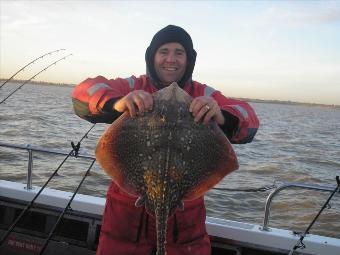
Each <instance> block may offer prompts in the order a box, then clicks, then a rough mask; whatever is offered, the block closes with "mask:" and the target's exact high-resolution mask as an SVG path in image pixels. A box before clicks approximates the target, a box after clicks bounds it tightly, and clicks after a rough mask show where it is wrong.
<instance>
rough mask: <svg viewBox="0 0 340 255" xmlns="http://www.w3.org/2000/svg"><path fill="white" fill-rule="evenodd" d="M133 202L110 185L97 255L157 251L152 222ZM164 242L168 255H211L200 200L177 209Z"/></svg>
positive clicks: (153, 219) (203, 209)
mask: <svg viewBox="0 0 340 255" xmlns="http://www.w3.org/2000/svg"><path fill="white" fill-rule="evenodd" d="M135 201H136V198H133V197H130V196H129V195H128V194H126V193H124V192H123V191H121V190H120V189H119V188H118V187H117V186H116V185H115V184H114V183H112V184H111V186H110V188H109V191H108V193H107V200H106V206H105V211H104V215H103V222H102V228H101V232H100V237H99V245H98V249H97V255H150V254H153V252H155V251H156V223H155V218H154V217H152V216H150V215H148V214H147V213H146V211H145V208H144V207H136V206H135ZM166 242H167V243H166V251H167V255H210V253H211V248H210V239H209V236H208V234H207V232H206V227H205V206H204V200H203V197H202V198H199V199H196V200H193V201H189V202H185V204H184V211H181V210H179V209H177V210H176V212H175V214H174V215H172V216H171V217H169V220H168V227H167V239H166Z"/></svg>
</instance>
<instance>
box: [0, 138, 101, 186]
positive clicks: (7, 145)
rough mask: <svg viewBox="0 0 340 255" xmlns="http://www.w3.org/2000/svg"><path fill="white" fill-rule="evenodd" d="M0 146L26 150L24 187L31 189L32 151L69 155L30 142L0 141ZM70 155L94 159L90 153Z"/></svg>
mask: <svg viewBox="0 0 340 255" xmlns="http://www.w3.org/2000/svg"><path fill="white" fill-rule="evenodd" d="M0 147H7V148H11V149H17V150H26V151H27V152H28V167H27V184H26V189H32V171H33V152H40V153H47V154H53V155H65V156H67V155H69V153H67V152H63V151H60V150H52V149H46V148H41V147H37V146H31V145H30V144H26V145H16V144H9V143H3V142H0ZM70 156H71V157H77V158H84V159H89V160H94V159H95V158H94V157H92V156H90V155H84V154H74V153H73V154H71V155H70Z"/></svg>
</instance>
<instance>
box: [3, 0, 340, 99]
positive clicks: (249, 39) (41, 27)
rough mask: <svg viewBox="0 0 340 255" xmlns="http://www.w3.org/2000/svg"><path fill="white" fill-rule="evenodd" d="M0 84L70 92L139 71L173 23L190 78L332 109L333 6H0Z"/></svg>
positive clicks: (336, 8)
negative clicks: (191, 58) (189, 62)
mask: <svg viewBox="0 0 340 255" xmlns="http://www.w3.org/2000/svg"><path fill="white" fill-rule="evenodd" d="M0 16H1V17H0V18H1V19H0V77H1V78H9V77H10V76H12V75H13V74H14V73H15V72H17V71H18V70H19V69H20V68H21V67H23V66H24V65H26V64H27V63H29V62H30V61H32V60H33V59H35V58H37V57H39V56H41V55H43V54H45V53H47V52H51V51H54V50H58V49H65V50H62V51H59V52H56V53H53V54H51V55H48V56H46V57H44V58H43V59H40V60H39V61H37V62H36V63H35V64H33V65H31V66H29V67H27V68H26V69H25V70H24V71H23V72H20V73H19V74H18V75H17V76H16V77H15V78H17V79H29V78H31V77H32V76H34V75H35V74H36V73H38V72H39V71H40V70H42V69H44V68H45V67H46V66H48V65H50V64H51V63H53V62H55V61H57V60H59V59H60V58H63V57H64V56H67V55H69V54H72V56H69V57H67V58H66V59H64V60H62V61H60V62H58V63H57V64H56V65H53V66H51V67H50V68H49V69H47V70H46V71H44V72H42V73H41V74H40V75H38V76H37V77H36V78H35V80H39V81H48V82H57V83H70V84H77V83H79V82H81V81H83V80H85V79H86V78H88V77H96V76H98V75H103V76H105V77H106V78H108V79H111V78H117V77H121V78H126V77H129V76H131V75H135V76H139V75H141V74H144V73H145V60H144V54H145V50H146V48H147V47H148V45H149V44H150V41H151V39H152V37H153V35H154V34H155V33H156V32H157V31H159V30H160V29H161V28H163V27H165V26H167V25H169V24H174V25H178V26H181V27H183V28H184V29H185V30H186V31H187V32H188V33H189V34H190V35H191V37H192V39H193V43H194V48H195V50H196V51H197V53H198V55H197V60H196V66H195V70H194V73H193V79H194V80H197V81H199V82H201V83H204V84H207V85H209V86H211V87H214V88H215V89H217V90H220V91H221V92H222V93H223V94H224V95H225V96H228V97H242V98H254V99H264V100H284V101H287V100H289V101H297V102H308V103H321V104H337V105H340V1H307V0H305V1H302V0H301V1H109V0H101V1H99V0H97V1H96V0H92V1H80V0H77V1H66V0H58V1H50V0H45V1H38V0H31V1H25V0H0Z"/></svg>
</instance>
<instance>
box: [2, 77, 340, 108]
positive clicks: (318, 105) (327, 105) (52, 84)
mask: <svg viewBox="0 0 340 255" xmlns="http://www.w3.org/2000/svg"><path fill="white" fill-rule="evenodd" d="M4 81H6V79H0V84H2V83H3V82H4ZM25 81H26V80H11V82H19V83H20V82H22V83H24V82H25ZM28 83H29V84H33V85H35V84H37V85H44V86H61V87H74V86H76V84H68V83H54V82H46V81H29V82H28ZM235 99H240V100H244V101H247V102H251V103H265V104H284V105H301V106H317V107H327V108H334V109H340V105H334V104H317V103H302V102H294V101H290V100H287V101H283V100H265V99H256V98H243V97H238V98H235Z"/></svg>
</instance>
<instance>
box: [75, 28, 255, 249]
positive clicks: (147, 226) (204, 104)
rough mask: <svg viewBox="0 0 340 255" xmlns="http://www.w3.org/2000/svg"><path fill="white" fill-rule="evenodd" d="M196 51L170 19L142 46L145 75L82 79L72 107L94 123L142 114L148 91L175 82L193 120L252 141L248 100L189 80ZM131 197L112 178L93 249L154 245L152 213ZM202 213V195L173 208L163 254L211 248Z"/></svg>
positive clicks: (252, 123) (147, 105)
mask: <svg viewBox="0 0 340 255" xmlns="http://www.w3.org/2000/svg"><path fill="white" fill-rule="evenodd" d="M196 55H197V54H196V51H195V50H194V48H193V43H192V40H191V37H190V35H189V34H188V33H187V32H186V31H185V30H184V29H182V28H180V27H178V26H173V25H169V26H167V27H165V28H163V29H161V30H160V31H159V32H157V33H156V34H155V36H154V37H153V38H152V41H151V43H150V46H149V47H148V48H147V50H146V53H145V61H146V68H147V73H146V75H141V76H140V77H138V78H137V77H135V76H131V77H129V78H127V79H121V78H117V79H112V80H107V79H106V78H104V77H102V76H98V77H96V78H94V79H87V80H85V81H84V82H82V83H80V84H79V85H78V86H77V87H76V88H75V89H74V91H73V95H72V98H73V105H74V109H75V112H76V114H77V115H78V116H80V117H81V118H84V119H86V120H88V121H90V122H93V123H96V122H105V123H112V122H113V121H114V120H115V119H116V118H117V117H118V116H120V114H121V113H123V112H124V111H128V112H129V114H130V115H131V116H136V115H138V114H143V113H144V112H145V111H148V110H151V109H152V107H153V99H152V93H154V92H155V91H157V90H159V89H162V88H164V87H166V86H169V85H170V84H171V83H172V82H177V83H178V84H179V86H180V87H181V88H182V89H184V90H185V91H186V92H188V93H189V94H190V95H191V96H192V97H193V101H192V103H191V105H190V109H189V110H190V111H191V112H192V115H193V117H194V120H195V121H200V122H204V123H207V122H209V121H216V123H217V124H218V125H219V126H220V128H221V129H222V131H223V132H224V133H225V135H226V136H227V137H228V138H229V140H230V141H231V142H232V143H248V142H251V141H252V139H253V137H254V136H255V134H256V131H257V128H258V126H259V121H258V119H257V116H256V114H255V112H254V111H253V109H252V108H251V106H250V105H249V104H248V103H246V102H243V101H240V100H235V99H230V98H226V97H224V96H223V95H222V94H221V93H220V92H219V91H217V90H215V89H213V88H212V87H209V86H207V85H204V84H201V83H198V82H196V81H193V80H192V79H191V76H192V73H193V70H194V66H195V62H196ZM135 201H136V198H135V197H131V196H130V195H128V194H127V193H125V192H124V191H122V190H120V189H119V187H118V186H117V185H116V184H115V183H113V182H112V183H111V185H110V187H109V190H108V193H107V201H106V206H105V211H104V215H103V222H102V228H101V233H100V238H99V239H100V240H99V246H98V249H97V255H110V254H119V255H125V254H126V255H127V254H129V255H130V254H136V255H137V254H138V255H139V254H140V255H149V254H153V252H154V251H155V250H156V227H155V219H154V218H153V217H152V216H149V215H148V214H147V213H146V212H145V209H144V207H136V206H135ZM205 216H206V214H205V207H204V200H203V197H202V198H199V199H196V200H194V201H187V202H185V203H184V211H181V210H176V212H175V214H174V215H173V216H171V217H170V218H169V220H168V231H167V245H166V247H167V254H168V255H177V254H182V255H186V254H188V255H189V254H190V255H192V254H197V255H198V254H200V255H208V254H210V249H211V248H210V240H209V237H208V235H207V232H206V228H205Z"/></svg>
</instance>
